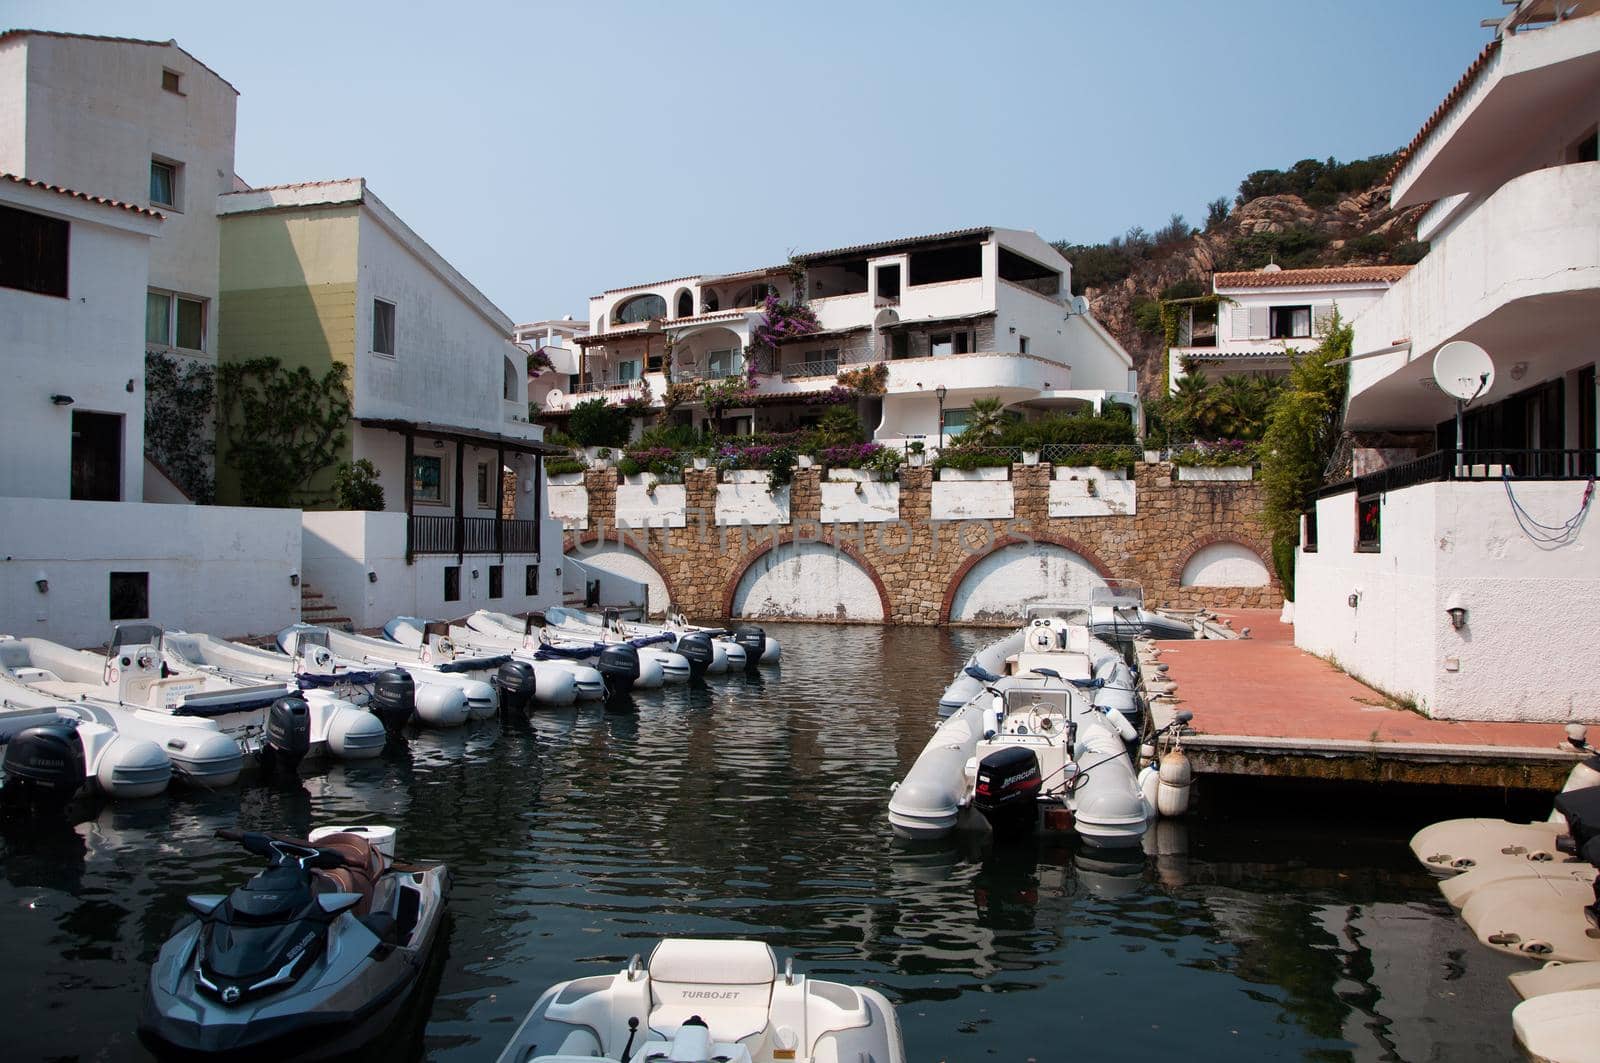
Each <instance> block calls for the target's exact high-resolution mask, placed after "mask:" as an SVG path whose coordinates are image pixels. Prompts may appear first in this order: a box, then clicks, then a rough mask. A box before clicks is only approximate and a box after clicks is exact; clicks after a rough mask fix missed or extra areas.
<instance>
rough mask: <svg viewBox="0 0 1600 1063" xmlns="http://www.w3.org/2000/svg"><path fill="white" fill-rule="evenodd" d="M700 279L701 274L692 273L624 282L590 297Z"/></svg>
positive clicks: (603, 296) (602, 297)
mask: <svg viewBox="0 0 1600 1063" xmlns="http://www.w3.org/2000/svg"><path fill="white" fill-rule="evenodd" d="M699 279H700V274H698V273H695V274H692V275H691V276H688V277H668V278H667V279H666V280H664V281H649V282H647V283H645V284H624V285H623V286H622V287H620V288H607V289H606V290H605V291H603V292H601V293H600V294H599V295H591V296H590V297H589V298H591V299H604V298H605V297H606V296H608V295H616V294H617V293H618V292H631V291H633V290H634V289H635V288H655V287H659V286H660V285H663V284H676V283H678V282H679V281H697V280H699Z"/></svg>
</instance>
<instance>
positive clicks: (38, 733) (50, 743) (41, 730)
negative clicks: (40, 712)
mask: <svg viewBox="0 0 1600 1063" xmlns="http://www.w3.org/2000/svg"><path fill="white" fill-rule="evenodd" d="M5 768H6V785H5V790H4V791H3V794H4V796H5V799H6V801H7V803H11V802H16V803H19V804H26V805H34V806H39V807H46V808H59V807H60V806H62V805H64V804H66V803H67V802H68V801H70V800H72V796H73V795H74V794H76V793H77V792H78V790H79V789H80V788H81V787H82V786H83V779H84V768H83V742H82V741H80V740H79V738H78V729H77V728H76V727H74V726H73V725H72V724H71V723H70V722H68V721H66V720H63V721H61V722H60V723H42V724H37V725H35V726H33V727H29V728H26V729H24V730H23V731H21V732H20V733H18V734H17V735H16V736H15V737H14V738H12V739H11V741H10V742H9V743H8V744H7V746H6V756H5Z"/></svg>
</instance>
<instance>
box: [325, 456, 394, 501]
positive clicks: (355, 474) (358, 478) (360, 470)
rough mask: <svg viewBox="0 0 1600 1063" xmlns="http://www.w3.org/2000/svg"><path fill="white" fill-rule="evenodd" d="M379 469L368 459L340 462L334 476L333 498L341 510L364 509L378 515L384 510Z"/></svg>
mask: <svg viewBox="0 0 1600 1063" xmlns="http://www.w3.org/2000/svg"><path fill="white" fill-rule="evenodd" d="M378 475H379V474H378V467H377V466H376V465H374V464H372V462H370V461H368V460H367V459H366V458H358V459H356V460H355V461H354V462H349V461H345V462H340V463H339V468H338V469H336V470H334V474H333V497H334V500H335V501H336V502H338V504H339V508H340V509H364V510H367V511H369V512H373V513H376V512H378V511H380V510H382V509H383V488H382V487H381V486H379V484H378Z"/></svg>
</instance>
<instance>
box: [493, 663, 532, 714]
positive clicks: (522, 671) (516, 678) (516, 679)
mask: <svg viewBox="0 0 1600 1063" xmlns="http://www.w3.org/2000/svg"><path fill="white" fill-rule="evenodd" d="M494 685H495V686H496V687H497V688H498V689H499V691H500V707H501V708H502V709H514V710H517V711H521V710H523V709H526V708H527V707H528V705H529V704H530V703H531V702H532V701H533V693H534V681H533V665H531V664H529V663H528V662H527V661H506V662H505V663H504V664H502V665H501V666H500V667H499V669H498V670H496V672H495V675H494Z"/></svg>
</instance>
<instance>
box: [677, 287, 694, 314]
mask: <svg viewBox="0 0 1600 1063" xmlns="http://www.w3.org/2000/svg"><path fill="white" fill-rule="evenodd" d="M678 316H679V317H694V296H693V295H692V294H690V293H689V292H688V291H687V290H685V291H681V292H679V293H678Z"/></svg>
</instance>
